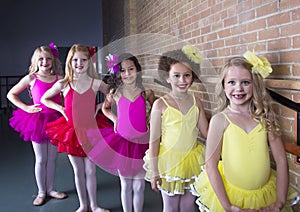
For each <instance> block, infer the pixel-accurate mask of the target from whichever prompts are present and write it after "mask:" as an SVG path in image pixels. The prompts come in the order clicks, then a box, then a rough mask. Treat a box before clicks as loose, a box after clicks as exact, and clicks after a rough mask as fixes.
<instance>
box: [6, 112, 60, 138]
mask: <svg viewBox="0 0 300 212" xmlns="http://www.w3.org/2000/svg"><path fill="white" fill-rule="evenodd" d="M59 117H61V114H60V113H58V112H52V113H43V112H38V113H27V112H25V111H24V110H21V109H19V108H18V109H16V110H14V111H13V114H12V117H11V118H10V119H9V124H10V126H11V127H12V128H13V129H14V130H15V131H17V132H19V133H20V137H21V138H22V139H23V140H24V141H33V142H36V143H42V142H48V141H49V137H48V136H47V135H46V133H45V130H46V125H47V123H48V122H53V121H55V120H56V119H58V118H59Z"/></svg>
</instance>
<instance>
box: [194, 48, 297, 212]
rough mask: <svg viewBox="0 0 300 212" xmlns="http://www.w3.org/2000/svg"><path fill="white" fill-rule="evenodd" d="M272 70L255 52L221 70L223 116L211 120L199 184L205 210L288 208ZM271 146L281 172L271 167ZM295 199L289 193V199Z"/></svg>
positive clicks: (235, 58) (216, 116)
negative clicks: (269, 80)
mask: <svg viewBox="0 0 300 212" xmlns="http://www.w3.org/2000/svg"><path fill="white" fill-rule="evenodd" d="M270 72H272V68H271V66H270V64H269V62H268V61H267V59H266V58H258V57H256V55H255V54H254V53H252V52H247V53H245V54H244V57H234V58H232V59H229V60H228V61H227V62H226V64H225V65H224V67H223V69H222V72H221V75H220V79H219V82H218V83H217V86H216V93H217V96H218V99H219V102H218V103H219V104H218V106H219V107H218V111H220V112H219V113H217V114H216V115H214V116H213V117H212V119H211V121H210V127H209V131H208V136H207V142H206V166H205V169H206V172H202V173H201V175H200V176H199V178H198V180H197V182H196V183H195V184H194V187H195V189H196V191H197V193H198V194H199V195H200V197H199V198H198V200H197V203H198V204H199V209H200V210H201V211H244V210H247V211H248V210H249V211H252V210H253V211H254V210H255V211H256V210H263V211H272V212H273V211H280V210H281V209H283V208H284V207H285V206H286V203H287V194H288V181H289V180H288V165H287V159H286V153H285V149H284V146H283V144H282V141H281V138H280V131H279V129H280V128H279V124H278V121H277V120H276V118H275V114H274V112H273V110H272V108H271V102H272V101H271V98H270V96H269V95H268V93H267V91H266V89H265V87H264V84H263V78H264V77H266V76H268V74H269V73H270ZM268 146H270V149H271V152H272V154H273V157H274V160H275V163H276V167H277V174H276V173H275V171H273V170H272V169H271V168H270V158H269V151H268ZM220 156H221V158H222V160H221V161H220ZM296 195H297V194H296V193H290V194H289V195H288V199H289V198H290V197H291V198H294V197H295V196H296ZM289 210H291V208H287V207H286V208H284V211H289Z"/></svg>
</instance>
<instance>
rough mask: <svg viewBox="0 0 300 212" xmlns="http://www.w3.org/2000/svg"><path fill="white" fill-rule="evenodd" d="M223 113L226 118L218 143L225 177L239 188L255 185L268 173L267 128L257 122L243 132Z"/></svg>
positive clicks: (259, 185)
mask: <svg viewBox="0 0 300 212" xmlns="http://www.w3.org/2000/svg"><path fill="white" fill-rule="evenodd" d="M223 114H224V115H225V117H226V119H227V120H228V122H229V125H228V127H227V128H226V130H225V131H224V135H223V145H222V160H223V163H224V175H225V178H226V179H227V180H228V181H229V182H230V183H231V184H233V185H235V186H237V187H239V188H244V189H248V190H253V189H259V188H261V187H262V186H263V185H265V184H266V183H267V181H268V179H269V176H270V158H269V151H268V144H267V132H266V130H265V129H264V127H263V125H262V124H261V123H259V124H258V125H257V126H256V127H255V128H254V129H252V130H251V132H249V133H246V132H245V131H244V130H243V129H242V128H240V127H239V126H237V125H236V124H234V123H232V122H231V120H230V119H229V118H228V116H227V115H226V114H225V113H223Z"/></svg>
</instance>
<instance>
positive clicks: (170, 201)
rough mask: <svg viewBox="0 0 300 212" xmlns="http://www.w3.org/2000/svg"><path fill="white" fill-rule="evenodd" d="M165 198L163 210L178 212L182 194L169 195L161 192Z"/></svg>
mask: <svg viewBox="0 0 300 212" xmlns="http://www.w3.org/2000/svg"><path fill="white" fill-rule="evenodd" d="M161 195H162V199H163V205H164V206H163V212H178V208H179V201H180V195H174V196H168V195H167V194H166V193H164V192H161Z"/></svg>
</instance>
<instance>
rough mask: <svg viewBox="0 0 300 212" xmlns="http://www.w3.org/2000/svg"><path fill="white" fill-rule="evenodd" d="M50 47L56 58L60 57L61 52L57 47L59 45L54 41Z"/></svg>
mask: <svg viewBox="0 0 300 212" xmlns="http://www.w3.org/2000/svg"><path fill="white" fill-rule="evenodd" d="M49 47H50V49H51V51H52V54H53V56H54V57H55V58H58V56H59V54H58V49H57V46H56V45H55V44H54V43H50V44H49Z"/></svg>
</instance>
